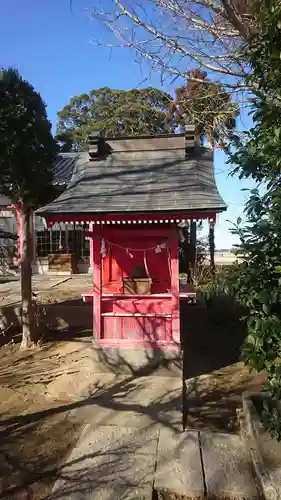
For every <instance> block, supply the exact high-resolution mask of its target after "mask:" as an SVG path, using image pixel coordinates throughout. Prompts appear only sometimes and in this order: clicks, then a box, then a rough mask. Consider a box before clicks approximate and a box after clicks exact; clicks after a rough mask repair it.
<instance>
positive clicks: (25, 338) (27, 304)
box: [20, 206, 34, 348]
mask: <svg viewBox="0 0 281 500" xmlns="http://www.w3.org/2000/svg"><path fill="white" fill-rule="evenodd" d="M31 217H32V208H31V207H25V206H22V207H21V209H20V220H21V296H22V342H21V347H22V348H27V347H31V346H32V345H33V340H34V339H33V326H34V325H33V310H32V256H33V248H32V233H31V229H32V227H31Z"/></svg>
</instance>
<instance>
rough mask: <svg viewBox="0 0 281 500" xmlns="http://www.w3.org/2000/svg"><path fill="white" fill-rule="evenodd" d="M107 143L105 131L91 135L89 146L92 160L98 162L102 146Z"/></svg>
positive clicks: (98, 131)
mask: <svg viewBox="0 0 281 500" xmlns="http://www.w3.org/2000/svg"><path fill="white" fill-rule="evenodd" d="M104 141H105V137H104V132H103V130H93V132H91V133H90V134H89V138H88V145H89V157H90V160H97V159H98V158H99V156H100V155H101V149H102V147H101V146H102V144H103V143H104Z"/></svg>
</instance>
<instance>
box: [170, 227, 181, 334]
mask: <svg viewBox="0 0 281 500" xmlns="http://www.w3.org/2000/svg"><path fill="white" fill-rule="evenodd" d="M171 291H172V338H173V341H174V342H176V343H177V344H180V288H179V257H178V238H177V236H175V237H173V239H172V240H171Z"/></svg>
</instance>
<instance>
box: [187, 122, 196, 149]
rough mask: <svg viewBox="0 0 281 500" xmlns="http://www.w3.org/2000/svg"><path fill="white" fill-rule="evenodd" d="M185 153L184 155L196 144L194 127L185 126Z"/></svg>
mask: <svg viewBox="0 0 281 500" xmlns="http://www.w3.org/2000/svg"><path fill="white" fill-rule="evenodd" d="M184 131H185V151H186V154H187V152H188V150H189V149H194V148H195V147H196V146H197V144H196V136H195V127H194V125H185V130H184Z"/></svg>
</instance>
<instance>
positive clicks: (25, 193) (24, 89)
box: [0, 69, 56, 205]
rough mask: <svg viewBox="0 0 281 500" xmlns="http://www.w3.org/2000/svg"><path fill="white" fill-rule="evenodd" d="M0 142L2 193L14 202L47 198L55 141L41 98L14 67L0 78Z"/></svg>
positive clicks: (48, 195) (39, 200)
mask: <svg viewBox="0 0 281 500" xmlns="http://www.w3.org/2000/svg"><path fill="white" fill-rule="evenodd" d="M0 144H1V155H0V186H1V192H2V194H5V195H7V196H8V197H9V198H10V199H11V200H12V201H13V203H16V204H24V203H31V204H34V205H38V204H40V203H44V202H45V201H48V199H49V198H50V196H51V193H52V163H53V159H54V156H55V154H56V143H55V141H54V139H53V137H52V134H51V124H50V122H49V121H48V119H47V114H46V108H45V104H44V102H43V101H42V99H41V97H40V95H39V94H38V93H37V92H35V90H34V89H33V87H32V86H31V85H30V84H29V83H28V82H26V81H24V80H23V79H22V78H21V76H20V75H19V73H18V72H17V71H16V70H14V69H8V70H3V71H2V74H1V79H0Z"/></svg>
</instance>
